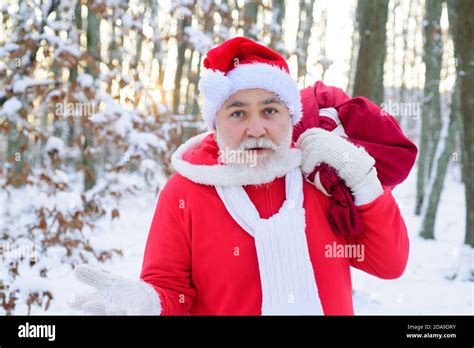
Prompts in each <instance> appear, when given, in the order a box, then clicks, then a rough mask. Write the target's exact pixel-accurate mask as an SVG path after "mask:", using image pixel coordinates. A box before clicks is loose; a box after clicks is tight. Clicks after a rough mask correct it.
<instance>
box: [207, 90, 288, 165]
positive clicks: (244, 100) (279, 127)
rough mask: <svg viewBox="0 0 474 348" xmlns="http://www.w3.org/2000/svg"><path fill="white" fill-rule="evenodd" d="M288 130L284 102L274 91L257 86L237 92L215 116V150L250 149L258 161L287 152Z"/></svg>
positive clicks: (286, 110)
mask: <svg viewBox="0 0 474 348" xmlns="http://www.w3.org/2000/svg"><path fill="white" fill-rule="evenodd" d="M291 132H292V128H291V117H290V112H289V110H288V108H287V107H286V105H285V104H284V103H283V102H282V101H281V100H280V99H279V98H278V96H276V95H275V94H274V93H272V92H269V91H267V90H264V89H260V88H255V89H245V90H241V91H238V92H237V93H236V94H234V95H232V96H231V97H229V98H228V99H227V100H226V101H225V102H224V104H223V105H222V107H221V108H220V109H219V111H218V112H217V115H216V141H217V143H218V145H219V149H220V150H221V151H224V150H225V149H229V150H242V151H251V152H252V153H253V154H256V155H257V159H259V160H264V159H269V158H271V157H273V156H274V155H276V154H278V153H282V152H284V151H287V150H288V149H289V147H290V144H291ZM260 163H262V161H260Z"/></svg>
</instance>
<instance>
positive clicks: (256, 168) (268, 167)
mask: <svg viewBox="0 0 474 348" xmlns="http://www.w3.org/2000/svg"><path fill="white" fill-rule="evenodd" d="M214 138H215V140H216V143H217V145H218V147H219V151H220V152H221V153H223V152H225V151H229V149H230V146H228V145H227V144H226V142H225V140H224V138H223V137H222V136H221V134H220V132H218V131H217V129H216V131H215V133H214ZM291 142H292V132H291V128H290V131H289V132H287V133H286V134H285V136H284V138H283V139H282V141H281V142H280V144H279V145H277V144H274V143H273V144H274V147H273V150H272V151H271V153H270V154H268V155H265V156H261V155H256V156H257V158H256V160H255V161H250V162H247V163H229V162H226V161H225V157H222V156H221V157H220V159H221V161H222V162H223V163H225V165H226V166H228V167H230V169H232V170H233V171H235V172H236V173H239V176H240V177H248V178H251V177H256V178H260V177H269V174H271V173H272V172H275V173H276V172H278V173H279V172H282V171H284V168H285V167H287V166H288V165H289V162H288V158H289V156H292V155H291V149H290V145H291ZM263 144H266V143H265V142H263ZM264 147H265V146H264ZM230 151H243V149H241V148H239V149H236V150H232V149H231V150H230ZM247 152H251V151H247ZM270 177H271V175H270Z"/></svg>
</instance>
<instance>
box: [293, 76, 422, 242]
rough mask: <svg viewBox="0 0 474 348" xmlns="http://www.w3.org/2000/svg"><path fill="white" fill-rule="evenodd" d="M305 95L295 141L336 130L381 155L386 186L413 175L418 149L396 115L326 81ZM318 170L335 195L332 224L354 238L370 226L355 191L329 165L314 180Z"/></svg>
mask: <svg viewBox="0 0 474 348" xmlns="http://www.w3.org/2000/svg"><path fill="white" fill-rule="evenodd" d="M300 93H301V101H302V104H303V118H302V120H301V121H300V122H299V123H298V124H296V125H295V126H294V127H293V141H295V142H296V141H297V140H298V138H299V136H300V135H301V134H302V133H303V132H304V131H305V130H307V129H309V128H313V127H319V128H323V129H325V130H328V131H333V132H335V133H337V134H339V135H341V136H343V137H346V139H347V140H349V141H350V142H352V143H353V144H356V145H359V146H362V147H364V148H365V150H366V151H367V152H368V153H369V154H370V155H371V156H372V157H373V158H374V159H375V167H376V168H377V175H378V178H379V180H380V182H381V183H382V185H383V186H385V187H389V188H394V187H395V186H396V185H398V184H400V183H402V182H403V181H404V180H405V179H406V178H407V176H408V174H409V173H410V170H411V168H412V167H413V164H414V163H415V159H416V155H417V152H418V150H417V148H416V146H415V144H413V143H412V142H411V141H410V140H409V139H408V138H407V137H406V136H405V134H403V131H402V130H401V128H400V126H399V125H398V122H397V120H396V119H395V118H394V117H393V116H391V115H389V114H387V113H386V112H385V111H384V110H382V109H381V108H380V107H379V106H377V105H375V104H374V103H372V102H371V101H370V100H368V99H367V98H364V97H356V98H351V97H349V96H348V95H347V94H346V93H344V92H343V91H342V90H341V89H339V88H336V87H331V86H326V85H324V84H323V83H322V82H321V81H318V82H316V84H315V85H314V86H312V87H307V88H305V89H303V90H301V91H300ZM327 108H334V109H335V110H334V109H333V110H331V109H329V110H327ZM321 109H325V110H321ZM320 110H321V111H320ZM318 172H319V179H320V182H321V185H322V186H323V188H324V189H325V191H326V192H327V193H328V194H329V195H331V207H330V212H329V222H330V223H331V225H332V227H333V229H334V230H335V231H336V232H337V233H344V234H347V235H349V236H357V235H359V234H361V233H362V232H363V230H364V225H363V222H362V220H361V219H360V217H359V215H358V213H357V209H356V206H355V205H354V201H353V198H352V195H351V192H350V190H349V189H348V188H347V187H346V186H345V184H344V182H343V181H342V180H341V179H340V178H339V177H338V176H337V173H336V171H335V170H334V169H332V168H331V167H330V166H328V165H326V164H321V165H319V166H317V167H316V168H315V170H314V171H313V172H312V173H311V174H310V175H309V177H308V179H310V180H311V181H314V177H315V176H316V173H318Z"/></svg>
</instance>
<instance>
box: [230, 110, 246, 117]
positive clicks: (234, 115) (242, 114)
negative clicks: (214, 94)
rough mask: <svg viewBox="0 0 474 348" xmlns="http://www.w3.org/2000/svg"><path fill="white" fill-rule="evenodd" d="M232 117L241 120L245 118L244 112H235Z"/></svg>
mask: <svg viewBox="0 0 474 348" xmlns="http://www.w3.org/2000/svg"><path fill="white" fill-rule="evenodd" d="M230 116H232V117H237V118H239V117H242V116H244V113H243V112H242V111H234V112H233V113H232V114H231V115H230Z"/></svg>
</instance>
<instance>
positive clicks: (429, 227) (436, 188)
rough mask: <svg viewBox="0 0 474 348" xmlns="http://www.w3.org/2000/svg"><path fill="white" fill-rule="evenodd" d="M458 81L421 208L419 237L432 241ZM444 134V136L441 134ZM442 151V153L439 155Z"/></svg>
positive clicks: (454, 117)
mask: <svg viewBox="0 0 474 348" xmlns="http://www.w3.org/2000/svg"><path fill="white" fill-rule="evenodd" d="M458 85H459V84H458V81H456V83H455V87H454V92H453V95H452V102H451V112H450V116H449V124H448V127H447V128H448V129H447V132H442V133H441V137H440V140H439V142H438V149H437V150H436V152H437V155H436V156H435V157H434V159H435V160H434V163H433V170H432V171H431V176H430V180H429V183H428V189H427V191H426V193H427V199H426V200H425V203H424V204H423V207H422V215H423V226H422V230H421V233H420V235H421V236H422V237H423V238H426V239H434V227H435V222H436V212H437V210H438V204H439V199H440V197H441V193H442V191H443V183H444V178H445V176H446V170H447V168H448V164H449V160H450V159H451V155H452V153H453V149H454V145H455V140H456V130H457V129H459V127H458V122H457V119H458V116H457V113H458V112H459V86H458ZM443 133H445V134H443ZM441 151H442V153H441Z"/></svg>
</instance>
